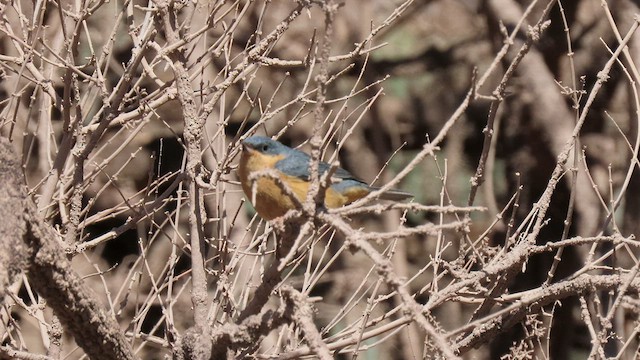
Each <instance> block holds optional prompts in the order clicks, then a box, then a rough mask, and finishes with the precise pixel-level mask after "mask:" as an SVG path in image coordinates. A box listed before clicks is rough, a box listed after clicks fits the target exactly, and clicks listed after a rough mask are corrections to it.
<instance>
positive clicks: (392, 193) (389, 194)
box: [374, 188, 414, 201]
mask: <svg viewBox="0 0 640 360" xmlns="http://www.w3.org/2000/svg"><path fill="white" fill-rule="evenodd" d="M378 189H379V188H374V190H378ZM412 197H414V195H413V194H411V193H408V192H405V191H402V190H396V189H391V190H387V191H386V192H384V193H383V194H382V195H380V199H382V200H391V201H402V200H406V199H410V198H412Z"/></svg>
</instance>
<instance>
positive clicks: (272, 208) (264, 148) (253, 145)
mask: <svg viewBox="0 0 640 360" xmlns="http://www.w3.org/2000/svg"><path fill="white" fill-rule="evenodd" d="M310 164H311V156H309V155H308V154H306V153H304V152H302V151H300V150H297V149H292V148H290V147H288V146H286V145H284V144H282V143H280V142H278V141H276V140H273V139H271V138H269V137H265V136H252V137H249V138H247V139H245V140H244V141H242V154H241V156H240V163H239V166H238V178H239V180H240V183H241V184H242V189H243V191H244V193H245V195H246V196H247V198H248V199H249V201H251V202H252V203H253V207H254V208H255V209H256V211H257V212H258V214H259V215H260V216H261V217H262V218H263V219H265V220H273V219H275V218H277V217H280V216H283V215H284V214H286V213H287V211H289V210H292V209H296V203H295V202H294V201H293V200H292V199H291V198H290V196H289V195H287V193H285V192H284V191H283V190H282V185H280V186H279V185H278V184H277V183H276V180H274V179H273V175H267V174H265V176H259V175H258V177H257V179H252V178H251V176H252V174H257V173H259V172H266V171H271V174H275V176H277V177H278V179H280V181H281V182H282V183H283V184H286V186H287V187H288V188H289V189H290V190H291V193H293V194H294V195H295V196H296V198H297V199H298V202H299V203H303V202H304V201H305V200H306V197H307V192H308V191H309V187H310V181H311V173H310V170H309V166H310ZM330 168H331V165H329V164H327V163H326V162H322V161H321V162H320V163H319V165H318V173H319V174H320V176H322V175H323V174H324V173H325V172H327V171H328V170H329V169H330ZM270 169H272V170H270ZM254 181H255V182H256V183H257V184H256V186H255V187H254V186H253V182H254ZM254 188H255V189H256V193H255V194H254V193H253V191H254V190H253V189H254ZM378 189H379V188H377V187H373V186H369V185H368V184H367V183H365V182H364V181H362V180H360V179H358V178H356V177H355V176H353V175H352V174H351V173H350V172H348V171H347V170H344V169H342V168H338V169H337V170H336V171H335V172H334V173H333V176H332V178H331V186H329V187H328V188H327V189H326V192H325V198H324V206H325V207H326V208H329V209H333V208H338V207H341V206H344V205H347V204H350V203H352V202H354V201H356V200H358V199H361V198H363V197H365V196H367V195H368V194H369V193H370V192H372V191H375V190H378ZM411 197H413V195H412V194H410V193H407V192H404V191H401V190H388V191H386V192H384V193H383V194H382V195H380V199H383V200H392V201H402V200H405V199H408V198H411Z"/></svg>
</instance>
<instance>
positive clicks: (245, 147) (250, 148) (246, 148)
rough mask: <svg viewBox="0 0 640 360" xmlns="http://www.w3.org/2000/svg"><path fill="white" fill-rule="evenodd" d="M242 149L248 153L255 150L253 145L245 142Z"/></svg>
mask: <svg viewBox="0 0 640 360" xmlns="http://www.w3.org/2000/svg"><path fill="white" fill-rule="evenodd" d="M242 151H243V152H246V153H250V152H253V151H254V150H253V147H252V146H251V145H249V144H247V143H245V142H243V143H242Z"/></svg>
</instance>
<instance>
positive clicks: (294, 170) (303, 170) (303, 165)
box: [275, 149, 360, 181]
mask: <svg viewBox="0 0 640 360" xmlns="http://www.w3.org/2000/svg"><path fill="white" fill-rule="evenodd" d="M310 163H311V157H310V156H309V155H307V154H306V153H304V152H302V151H300V150H296V149H291V151H290V152H289V154H288V155H287V156H286V157H285V158H284V159H282V160H280V161H278V162H277V163H276V165H275V168H276V170H279V171H281V172H282V173H284V174H287V175H289V176H295V177H297V178H299V179H302V180H305V181H309V180H310V179H311V173H310V172H309V164H310ZM330 168H331V165H329V164H327V163H326V162H323V161H321V162H320V164H319V166H318V170H319V173H320V175H322V174H324V173H325V172H327V171H328V170H329V169H330ZM332 177H333V178H334V180H356V181H360V180H359V179H357V178H356V177H355V176H353V175H352V174H351V173H350V172H348V171H347V170H345V169H343V168H338V169H336V171H335V172H334V173H333V176H332Z"/></svg>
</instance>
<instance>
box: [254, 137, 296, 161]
mask: <svg viewBox="0 0 640 360" xmlns="http://www.w3.org/2000/svg"><path fill="white" fill-rule="evenodd" d="M242 146H243V148H248V149H251V150H255V151H258V152H259V153H261V154H264V155H271V156H276V155H284V154H286V153H288V152H289V151H291V150H292V149H291V148H290V147H288V146H286V145H283V144H281V143H279V142H278V141H276V140H273V139H271V138H268V137H266V136H252V137H250V138H247V139H246V140H245V141H243V142H242Z"/></svg>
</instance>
